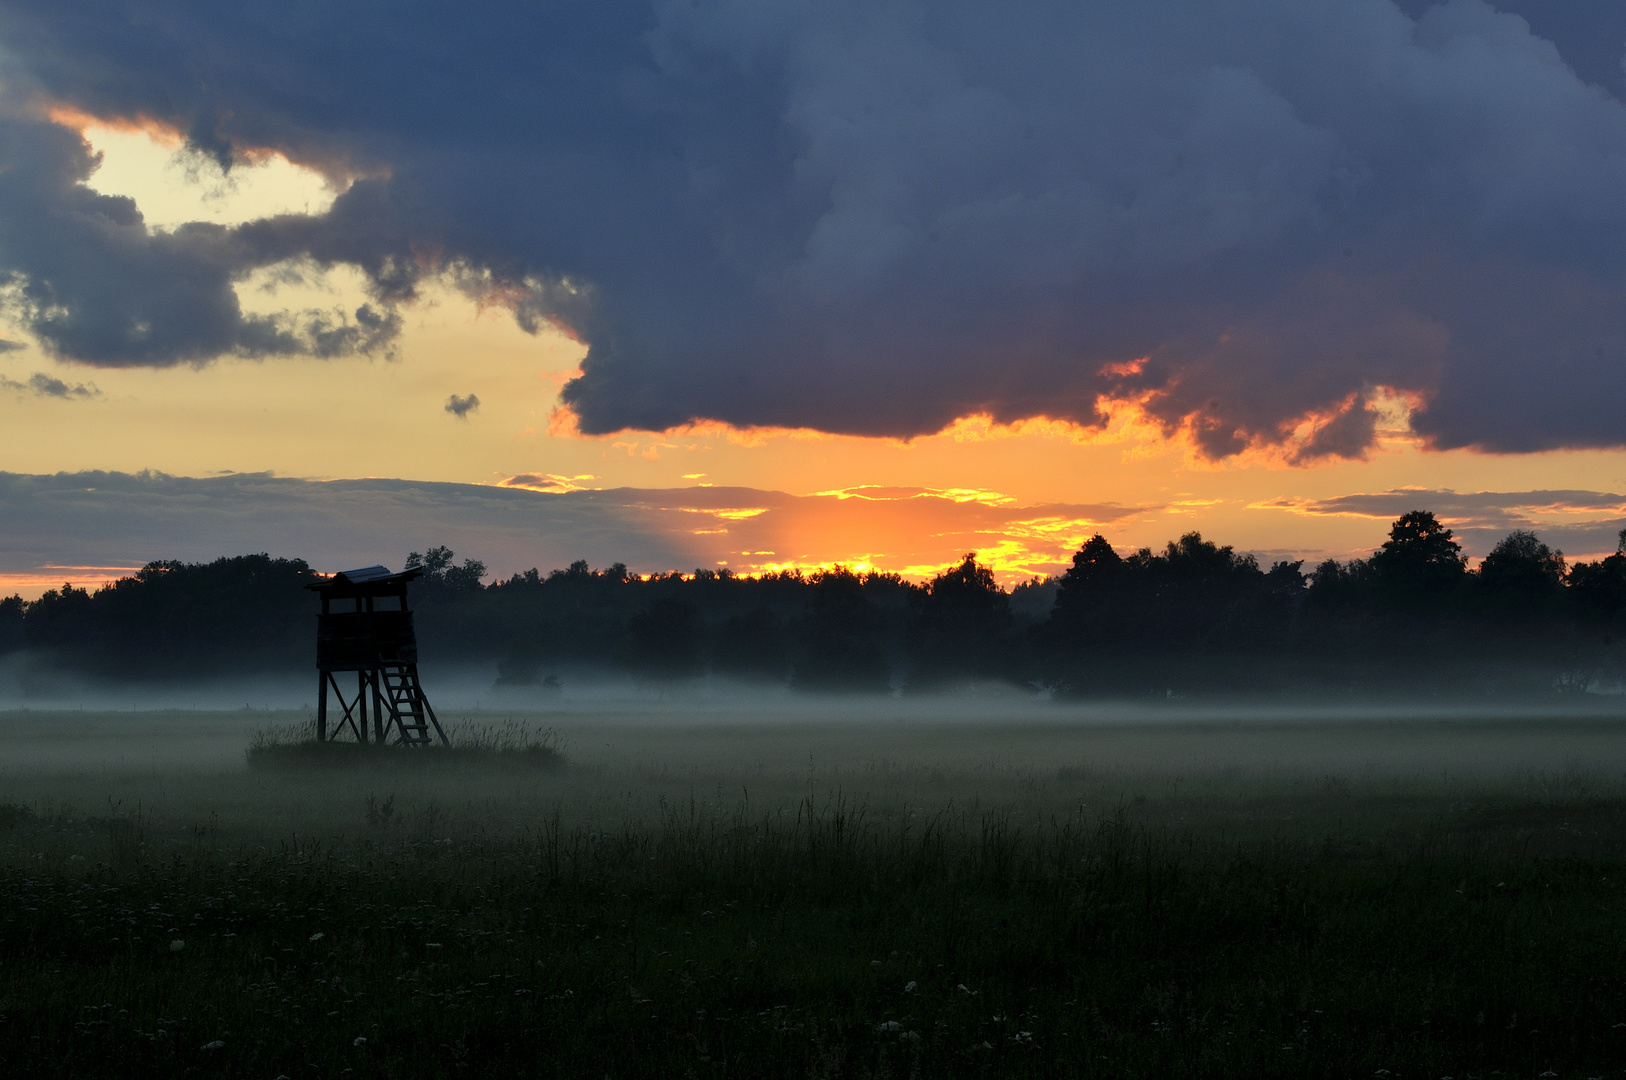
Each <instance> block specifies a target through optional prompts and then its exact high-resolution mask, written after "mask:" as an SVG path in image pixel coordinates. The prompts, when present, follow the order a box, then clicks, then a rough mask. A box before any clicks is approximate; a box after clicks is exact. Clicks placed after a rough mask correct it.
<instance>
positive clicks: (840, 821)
mask: <svg viewBox="0 0 1626 1080" xmlns="http://www.w3.org/2000/svg"><path fill="white" fill-rule="evenodd" d="M1579 701H1580V704H1574V703H1569V704H1564V703H1560V705H1562V707H1559V705H1555V706H1552V707H1548V708H1545V709H1541V710H1537V709H1532V708H1530V707H1509V708H1506V709H1500V710H1496V709H1488V708H1485V707H1483V706H1482V705H1481V706H1479V707H1475V708H1453V707H1450V706H1447V705H1434V706H1429V707H1415V706H1412V707H1407V706H1402V705H1388V706H1381V707H1380V706H1374V705H1371V704H1365V705H1361V704H1350V703H1346V704H1342V705H1339V706H1336V707H1333V706H1325V707H1320V708H1313V707H1306V706H1304V705H1302V704H1301V705H1291V704H1284V703H1282V702H1280V701H1279V700H1278V701H1277V702H1275V703H1274V704H1269V705H1259V704H1249V703H1245V702H1240V701H1237V702H1232V703H1230V704H1227V705H1224V706H1219V705H1214V704H1207V705H1203V706H1198V705H1193V704H1190V703H1184V702H1180V701H1164V702H1159V703H1154V704H1147V703H1137V704H1121V703H1120V704H1095V705H1077V704H1062V703H1055V702H1042V701H1037V700H1035V699H1034V698H1032V697H1031V696H1016V695H995V696H993V697H971V696H965V695H961V696H953V697H942V698H935V699H934V698H929V697H917V698H881V697H857V698H833V697H832V698H816V697H810V696H795V695H789V694H786V695H765V694H756V695H750V694H746V693H743V692H738V693H727V694H725V693H709V694H704V693H700V692H695V693H692V694H690V695H688V696H686V697H682V696H675V695H668V696H667V698H666V699H664V700H662V699H660V698H658V697H655V696H653V695H644V696H642V697H639V696H636V695H633V694H630V693H628V692H626V691H625V690H618V691H612V690H611V689H605V690H603V691H602V692H601V693H597V694H593V693H587V692H585V691H580V692H576V691H573V692H571V693H568V694H566V693H561V694H558V695H555V697H554V700H553V704H552V705H550V706H549V707H548V708H547V709H545V710H542V711H530V712H520V711H516V710H498V709H491V708H487V707H484V706H483V707H482V708H481V709H479V710H475V709H472V708H469V709H460V708H453V707H444V708H443V709H442V711H441V716H442V720H443V721H444V722H445V724H446V727H447V730H448V732H449V734H450V735H451V737H452V742H453V747H452V748H451V750H449V751H448V750H442V749H408V748H390V747H385V748H377V747H365V748H364V747H358V746H354V745H353V744H352V745H349V746H342V745H341V746H335V745H332V744H324V745H322V746H315V745H314V744H309V743H304V742H301V741H300V740H301V739H303V738H304V736H305V735H306V733H308V731H309V730H310V729H309V723H310V718H309V714H308V713H306V712H305V711H303V710H297V709H296V710H266V709H255V708H247V709H245V708H238V709H235V710H230V711H203V710H144V711H143V710H136V709H127V710H125V711H101V712H95V711H78V710H62V709H58V710H34V711H11V712H6V713H0V735H3V741H0V956H4V957H5V958H6V960H5V962H6V975H7V982H6V990H5V996H4V998H3V999H0V1016H3V1017H4V1020H3V1021H0V1047H4V1048H11V1049H14V1050H16V1051H17V1053H16V1055H15V1060H16V1061H18V1062H21V1063H22V1066H21V1073H20V1075H27V1076H84V1075H123V1076H147V1075H151V1076H165V1077H172V1076H194V1075H195V1076H205V1075H207V1076H244V1077H249V1076H263V1075H266V1074H267V1073H269V1074H270V1075H281V1076H287V1077H289V1078H290V1080H302V1078H304V1077H307V1076H308V1077H317V1076H333V1075H343V1074H345V1073H346V1071H348V1074H349V1075H353V1076H379V1077H391V1078H392V1080H399V1078H402V1077H417V1076H423V1077H443V1076H448V1075H460V1074H465V1073H466V1074H467V1075H532V1074H548V1075H561V1076H593V1077H599V1076H627V1077H636V1076H651V1075H686V1074H692V1075H696V1076H716V1077H723V1076H727V1075H751V1076H784V1077H798V1078H800V1077H808V1076H813V1077H836V1076H853V1077H880V1076H895V1075H901V1074H909V1075H931V1076H1057V1075H1076V1076H1102V1077H1106V1076H1112V1077H1123V1076H1143V1077H1159V1078H1161V1077H1183V1076H1189V1077H1210V1076H1226V1075H1237V1076H1241V1075H1308V1076H1368V1077H1369V1076H1372V1075H1374V1074H1376V1073H1377V1072H1378V1070H1388V1072H1389V1074H1391V1075H1402V1076H1409V1075H1432V1076H1462V1075H1494V1074H1496V1073H1498V1072H1500V1073H1501V1074H1502V1075H1506V1076H1516V1075H1529V1076H1532V1077H1536V1076H1539V1075H1541V1074H1543V1073H1552V1074H1556V1075H1560V1076H1564V1075H1587V1076H1604V1075H1617V1074H1616V1073H1612V1072H1611V1071H1610V1070H1611V1069H1613V1068H1615V1066H1616V1064H1617V1063H1618V1062H1619V1061H1621V1060H1626V981H1623V980H1622V979H1621V977H1620V975H1619V972H1620V970H1621V961H1622V960H1623V959H1626V918H1623V916H1626V896H1623V895H1622V892H1623V889H1626V718H1623V717H1622V716H1620V715H1619V714H1618V713H1617V712H1616V711H1615V710H1614V709H1613V708H1612V704H1613V703H1612V702H1610V701H1608V700H1607V699H1598V698H1581V699H1579ZM554 749H562V751H563V757H562V759H561V758H560V757H559V756H557V755H556V754H554V753H551V752H549V751H551V750H554ZM250 750H252V751H253V752H252V753H247V751H250ZM313 751H315V752H313Z"/></svg>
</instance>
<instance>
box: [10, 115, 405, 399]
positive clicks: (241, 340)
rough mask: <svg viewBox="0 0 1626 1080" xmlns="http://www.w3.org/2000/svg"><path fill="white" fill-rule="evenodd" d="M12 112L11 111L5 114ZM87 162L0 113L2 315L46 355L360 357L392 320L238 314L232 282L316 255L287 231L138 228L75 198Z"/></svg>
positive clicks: (69, 145)
mask: <svg viewBox="0 0 1626 1080" xmlns="http://www.w3.org/2000/svg"><path fill="white" fill-rule="evenodd" d="M12 104H15V103H12ZM95 164H96V161H95V159H94V158H93V157H92V156H91V154H90V152H89V149H88V147H86V145H85V143H84V141H83V140H82V139H80V137H79V136H78V135H77V134H76V133H74V132H72V131H69V130H68V129H66V128H64V127H60V126H58V125H56V124H52V123H48V122H45V121H42V120H39V119H37V118H31V117H29V116H27V115H22V114H19V113H18V112H17V111H16V110H15V109H12V110H9V111H7V112H0V206H3V207H4V209H3V210H0V283H3V286H4V291H5V300H6V304H7V307H8V309H9V312H10V313H11V314H12V315H13V316H14V317H15V318H17V319H18V320H19V321H20V322H21V323H22V324H23V325H24V326H25V327H26V328H27V329H28V330H29V331H30V332H31V333H32V334H33V335H34V336H35V337H36V338H37V339H39V341H40V342H41V343H42V344H43V345H44V346H45V347H46V348H47V349H49V350H50V351H51V352H53V353H55V354H57V355H60V356H66V357H70V358H72V359H75V360H81V361H84V362H86V363H91V364H97V365H101V366H108V367H117V366H129V365H168V364H174V363H181V362H193V363H202V362H207V361H209V360H212V359H215V358H216V357H219V356H223V355H240V356H271V355H287V354H295V353H298V354H314V355H318V356H334V355H341V354H344V353H351V352H357V351H369V350H372V349H376V348H379V347H381V346H383V345H385V344H386V343H387V342H388V340H389V339H390V338H391V337H392V336H393V335H394V333H395V331H396V329H397V327H398V325H399V316H397V315H395V314H394V313H393V312H388V311H378V310H375V309H374V308H373V307H372V306H371V305H364V306H363V307H362V308H360V309H359V310H357V311H356V312H355V313H354V314H353V315H352V316H345V315H344V314H342V313H340V314H335V313H330V312H300V313H293V312H290V313H285V314H282V315H278V316H258V315H249V314H245V313H244V312H243V310H242V309H241V307H240V305H239V304H238V301H237V296H236V294H235V293H234V292H233V288H232V286H233V283H234V282H235V281H237V280H238V279H240V278H241V276H242V275H244V274H245V273H247V272H248V271H250V270H253V269H254V268H256V267H257V266H260V265H264V264H267V263H271V262H276V261H278V260H280V259H283V258H286V257H287V256H288V255H289V254H292V253H300V252H301V251H303V250H308V249H310V248H312V247H313V246H314V245H310V244H294V245H289V244H287V243H282V244H278V243H277V242H276V240H277V239H279V238H280V234H281V233H283V232H286V231H290V227H289V226H287V225H283V226H282V227H281V228H279V222H276V221H272V222H262V223H257V224H256V225H255V226H254V227H253V228H251V229H246V230H231V229H226V228H223V227H221V226H217V225H208V224H190V225H186V226H183V227H182V228H180V229H177V230H175V231H173V232H154V231H151V230H149V229H148V228H147V227H146V224H145V222H144V221H143V219H142V216H141V213H140V211H139V210H138V209H137V208H136V205H135V203H134V202H133V201H132V200H130V199H128V198H124V197H119V196H109V195H102V194H98V193H97V192H95V191H92V190H90V189H89V188H86V187H85V186H83V184H82V181H84V180H86V179H87V178H88V177H89V176H90V175H91V172H92V170H93V168H94V166H95Z"/></svg>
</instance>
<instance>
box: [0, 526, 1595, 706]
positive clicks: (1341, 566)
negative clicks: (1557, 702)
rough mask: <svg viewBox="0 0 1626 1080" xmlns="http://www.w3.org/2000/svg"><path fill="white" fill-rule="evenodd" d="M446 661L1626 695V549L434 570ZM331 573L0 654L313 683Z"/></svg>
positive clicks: (99, 620)
mask: <svg viewBox="0 0 1626 1080" xmlns="http://www.w3.org/2000/svg"><path fill="white" fill-rule="evenodd" d="M407 565H409V566H410V565H415V566H419V567H422V568H423V571H424V573H423V577H422V579H421V581H420V582H419V583H418V584H416V585H415V586H414V596H413V602H414V607H415V609H416V610H417V611H418V613H419V614H418V633H419V639H420V642H421V645H422V648H423V655H424V658H425V660H426V661H427V662H430V663H439V664H484V665H495V669H496V673H497V675H496V679H497V683H498V685H500V686H510V687H524V686H531V685H535V686H539V687H554V686H558V685H559V673H560V672H566V671H568V672H582V671H587V670H592V669H598V670H611V669H613V670H617V671H620V672H624V673H628V674H630V675H631V676H633V677H634V678H636V679H638V680H640V681H643V682H646V683H649V684H655V685H672V684H681V683H684V682H687V681H690V680H694V679H698V678H701V677H704V676H707V675H714V676H719V677H724V678H729V679H734V680H740V681H742V682H749V683H756V684H759V685H767V686H772V685H779V686H790V687H793V688H795V689H798V690H805V691H836V692H848V693H884V692H888V691H898V690H901V691H903V692H927V691H964V690H966V689H974V688H976V687H979V686H989V685H996V684H1001V683H1004V684H1010V685H1013V686H1017V687H1025V688H1029V689H1033V690H1036V691H1043V692H1049V693H1053V694H1059V695H1073V696H1088V695H1158V696H1167V695H1175V694H1178V695H1186V694H1195V693H1203V692H1254V691H1282V690H1285V691H1292V690H1303V691H1317V692H1323V691H1329V690H1332V691H1338V692H1343V693H1363V694H1385V693H1416V692H1419V691H1424V692H1452V693H1463V692H1466V693H1489V694H1547V693H1554V692H1558V693H1573V692H1580V691H1585V690H1588V689H1616V688H1618V687H1619V684H1620V681H1621V676H1622V666H1623V658H1622V647H1621V642H1622V639H1623V636H1626V635H1623V630H1626V530H1623V531H1622V539H1621V550H1619V551H1617V553H1616V554H1614V555H1611V556H1609V557H1607V558H1605V559H1602V560H1600V561H1597V562H1583V563H1578V564H1576V565H1574V566H1568V565H1566V562H1565V560H1564V558H1563V555H1562V553H1561V552H1558V551H1554V550H1552V549H1550V548H1549V547H1548V546H1547V545H1546V544H1545V543H1543V542H1542V541H1541V540H1540V538H1539V537H1537V536H1536V535H1535V534H1534V533H1531V532H1527V531H1515V532H1512V533H1510V534H1509V535H1508V536H1506V537H1505V538H1503V539H1502V540H1501V541H1500V542H1499V543H1498V544H1497V545H1496V546H1495V548H1494V549H1493V550H1492V551H1491V552H1490V554H1489V555H1487V556H1486V557H1485V558H1484V559H1483V560H1481V563H1480V565H1479V566H1478V567H1477V568H1470V567H1469V565H1468V560H1467V559H1466V558H1465V557H1464V556H1463V554H1462V549H1461V546H1460V545H1459V544H1458V543H1457V541H1456V540H1455V539H1454V537H1453V536H1452V533H1451V530H1450V529H1449V528H1446V527H1445V526H1444V525H1442V524H1441V523H1440V522H1439V521H1438V520H1436V518H1435V517H1434V515H1433V514H1432V513H1429V512H1427V511H1421V510H1419V511H1413V512H1411V513H1408V514H1405V515H1404V516H1402V517H1401V518H1399V519H1398V520H1397V521H1395V522H1394V524H1393V526H1392V528H1391V529H1390V533H1389V539H1388V540H1387V541H1385V542H1384V544H1383V546H1382V547H1381V548H1380V549H1378V550H1377V551H1375V552H1373V553H1372V556H1371V557H1370V558H1367V559H1356V560H1351V561H1348V562H1342V563H1340V562H1338V561H1335V560H1328V561H1326V562H1323V563H1322V564H1320V565H1319V566H1316V567H1314V568H1313V569H1311V570H1310V571H1308V572H1306V571H1305V570H1304V565H1303V563H1302V562H1277V563H1275V564H1274V565H1272V566H1271V567H1270V568H1269V569H1268V570H1267V569H1264V568H1262V567H1260V565H1259V564H1258V562H1257V561H1256V560H1255V558H1254V557H1253V556H1252V555H1248V554H1238V553H1237V552H1236V551H1234V550H1233V549H1232V548H1231V547H1222V546H1219V545H1217V544H1215V543H1213V542H1211V541H1209V540H1205V539H1204V538H1203V537H1202V536H1201V535H1200V534H1198V533H1195V532H1192V533H1187V534H1186V535H1184V536H1182V537H1180V538H1179V539H1177V540H1173V541H1170V542H1169V543H1168V544H1167V545H1166V546H1165V548H1164V549H1163V550H1162V551H1153V550H1151V549H1149V548H1142V549H1140V550H1139V551H1136V552H1134V553H1132V554H1130V555H1127V556H1123V555H1120V554H1119V553H1118V551H1117V550H1115V549H1114V548H1113V547H1112V545H1111V544H1110V543H1109V542H1108V541H1107V540H1106V539H1105V538H1104V537H1102V536H1100V535H1096V536H1093V537H1091V538H1089V539H1088V540H1086V541H1085V542H1084V543H1083V544H1082V546H1081V547H1080V548H1079V550H1078V552H1077V553H1076V554H1075V555H1074V556H1073V560H1072V565H1071V566H1070V567H1069V568H1068V569H1067V571H1066V572H1065V573H1063V574H1061V575H1059V576H1057V577H1054V578H1046V579H1034V580H1032V581H1029V582H1025V583H1023V584H1021V585H1018V586H1017V587H1016V588H1015V589H1013V590H1011V591H1009V592H1007V591H1004V590H1002V589H1001V588H1000V587H999V586H998V585H997V583H996V582H995V580H994V577H993V574H992V573H991V572H990V571H989V569H988V568H987V567H986V566H984V565H982V564H980V563H979V562H978V561H977V559H976V556H975V554H974V553H973V554H967V555H966V556H964V558H963V559H962V560H961V561H960V562H959V563H957V564H956V565H953V566H950V567H948V568H946V569H945V570H943V571H942V572H941V573H939V574H938V575H936V576H935V577H933V578H932V579H931V580H929V581H926V582H923V583H915V582H910V581H907V580H905V579H903V578H902V577H900V576H898V575H895V574H883V573H864V574H858V573H854V572H853V571H851V570H848V569H846V568H843V567H836V568H834V569H830V570H821V571H818V572H814V573H810V574H803V573H800V572H796V571H787V572H784V573H771V574H765V575H762V576H760V577H742V576H737V575H734V574H732V573H730V572H729V571H727V570H706V569H700V570H696V571H694V572H693V573H688V574H685V573H680V572H676V571H674V572H672V573H667V574H654V575H650V576H639V575H634V574H631V573H629V572H628V571H627V569H626V567H625V566H623V565H621V564H619V563H617V564H615V565H613V566H610V567H609V568H607V569H602V570H594V569H591V568H590V567H589V566H588V564H587V563H586V562H585V561H579V562H575V563H573V564H571V565H570V566H569V567H568V568H567V569H564V570H554V571H552V572H551V573H547V574H543V573H541V572H539V571H538V570H534V569H533V570H530V571H527V572H525V573H523V574H515V575H513V576H512V577H510V578H508V579H506V580H499V581H496V582H494V583H492V584H489V585H488V584H484V582H483V579H484V577H485V575H486V568H485V566H484V565H483V564H481V563H480V562H479V561H477V560H474V559H465V560H463V561H462V562H461V563H459V562H457V561H456V557H455V555H454V553H453V552H452V551H451V550H449V549H448V548H445V547H437V548H431V549H430V550H428V551H427V552H424V553H416V552H414V553H413V554H411V555H410V556H409V558H408V561H407ZM316 580H319V575H317V574H316V573H315V572H314V571H313V570H312V569H311V568H310V566H309V565H308V564H307V563H305V562H304V561H303V560H300V559H282V558H272V557H270V556H269V555H264V554H259V555H241V556H236V557H230V558H222V559H217V560H215V561H214V562H211V563H181V562H173V561H171V562H154V563H150V564H148V565H147V566H145V567H143V568H142V569H141V570H140V571H139V572H138V573H136V574H135V575H133V576H131V577H127V578H124V579H121V580H119V581H117V582H115V583H113V584H110V585H107V586H105V587H103V588H100V589H98V590H96V591H95V592H94V593H92V592H90V591H88V590H85V589H80V588H74V587H72V586H71V585H65V586H63V587H62V588H61V589H56V590H52V591H50V592H47V593H45V594H44V595H43V596H41V597H40V598H39V599H38V600H35V601H32V602H29V601H24V600H22V599H21V598H19V597H16V596H13V597H10V598H8V599H5V600H0V654H4V653H15V652H19V651H24V650H26V651H27V652H28V653H29V654H30V656H33V657H36V658H38V659H39V660H41V661H42V662H45V663H48V664H51V665H53V666H55V667H58V668H61V669H63V670H66V671H73V672H81V673H84V674H89V675H96V676H100V677H105V678H114V679H125V680H139V681H159V682H182V681H188V680H193V679H201V678H216V677H221V676H226V675H229V674H232V673H244V672H292V671H302V670H307V669H308V668H309V666H310V664H311V662H312V656H313V647H314V646H313V641H314V634H313V629H312V616H313V614H314V611H315V609H314V607H313V604H314V599H313V597H312V595H311V594H310V593H309V592H308V591H306V590H305V589H304V588H303V586H305V585H307V584H310V583H312V582H313V581H316Z"/></svg>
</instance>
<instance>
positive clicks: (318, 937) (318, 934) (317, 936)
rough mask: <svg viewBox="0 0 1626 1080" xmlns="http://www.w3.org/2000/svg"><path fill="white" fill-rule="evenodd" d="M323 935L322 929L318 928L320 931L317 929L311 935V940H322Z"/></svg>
mask: <svg viewBox="0 0 1626 1080" xmlns="http://www.w3.org/2000/svg"><path fill="white" fill-rule="evenodd" d="M323 936H324V935H323V933H322V932H321V931H320V930H318V931H316V933H314V934H312V935H311V940H312V941H321V940H322V938H323Z"/></svg>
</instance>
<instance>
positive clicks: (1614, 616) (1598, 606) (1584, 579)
mask: <svg viewBox="0 0 1626 1080" xmlns="http://www.w3.org/2000/svg"><path fill="white" fill-rule="evenodd" d="M1569 581H1570V592H1571V594H1572V595H1573V596H1574V597H1575V603H1576V607H1577V608H1579V610H1580V613H1581V616H1582V617H1583V618H1584V619H1586V620H1587V621H1588V622H1590V623H1594V624H1603V625H1609V624H1612V623H1614V622H1616V621H1617V620H1619V619H1620V618H1621V617H1622V616H1623V615H1626V529H1622V530H1620V543H1619V544H1618V545H1617V546H1616V548H1615V553H1614V554H1613V555H1611V556H1609V557H1608V558H1606V559H1600V560H1599V561H1598V562H1595V563H1576V564H1575V567H1574V568H1573V569H1571V570H1570V575H1569Z"/></svg>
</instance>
